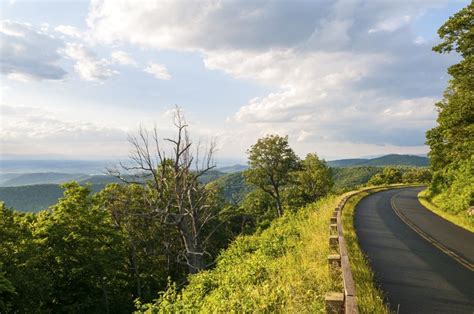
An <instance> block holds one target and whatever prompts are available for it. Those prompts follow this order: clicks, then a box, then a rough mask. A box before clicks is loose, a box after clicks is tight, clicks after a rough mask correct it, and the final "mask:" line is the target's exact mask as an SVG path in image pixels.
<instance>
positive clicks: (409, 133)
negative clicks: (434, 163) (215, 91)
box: [88, 0, 449, 147]
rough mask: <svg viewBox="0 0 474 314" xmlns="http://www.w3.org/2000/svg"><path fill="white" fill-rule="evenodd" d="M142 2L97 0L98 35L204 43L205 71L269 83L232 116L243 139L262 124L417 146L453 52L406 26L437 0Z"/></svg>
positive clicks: (307, 137)
mask: <svg viewBox="0 0 474 314" xmlns="http://www.w3.org/2000/svg"><path fill="white" fill-rule="evenodd" d="M140 4H141V5H136V4H135V2H134V1H127V0H124V1H120V2H119V3H117V2H116V1H112V0H94V1H93V3H92V5H91V10H90V12H89V16H88V25H89V27H90V28H91V32H92V33H93V36H94V37H95V38H96V39H97V40H98V41H100V42H108V43H114V42H119V43H120V42H128V43H131V44H137V45H139V46H141V47H146V48H150V47H151V48H155V49H159V50H161V49H174V50H181V51H182V50H184V51H189V50H194V51H199V52H200V53H201V54H202V56H203V59H204V64H205V66H206V67H207V68H208V69H211V70H220V71H223V72H225V73H227V74H229V75H230V76H232V77H235V78H241V79H247V80H252V81H255V82H257V83H258V84H261V85H264V86H265V87H267V88H271V89H272V91H271V92H270V93H268V95H266V96H263V97H259V98H256V99H252V100H249V102H248V103H247V104H243V106H242V107H241V108H240V109H239V110H238V111H237V112H236V114H235V116H234V117H233V119H231V122H229V123H236V125H235V127H236V128H240V129H245V130H250V131H249V133H248V137H246V138H247V139H255V137H256V136H258V134H261V133H260V132H256V130H266V131H267V132H268V131H274V132H281V133H284V134H290V136H293V137H294V138H295V139H298V140H300V143H301V145H307V147H314V143H319V145H325V147H330V146H331V145H329V144H328V143H335V142H339V143H340V142H347V140H351V141H353V142H355V143H358V144H355V145H392V146H391V147H401V146H403V145H406V146H410V147H424V146H423V142H424V132H425V130H426V129H427V128H429V127H430V126H431V125H433V123H434V117H435V114H434V112H433V110H432V108H433V106H432V105H433V102H434V100H435V99H436V98H437V97H439V96H440V95H441V91H442V89H443V85H444V84H445V82H444V81H442V80H441V81H436V83H433V82H432V84H426V83H425V82H426V81H430V82H431V81H432V80H431V78H432V77H439V76H440V74H441V73H444V72H445V69H446V67H447V65H448V63H449V60H447V59H443V60H440V59H435V56H434V55H433V53H432V52H431V50H430V49H429V45H420V39H419V38H417V37H416V36H415V34H413V33H412V31H411V28H410V27H409V26H410V23H411V22H412V21H413V17H415V16H419V15H420V12H423V11H424V10H426V9H428V8H430V7H432V6H439V5H440V4H441V2H440V1H436V0H435V1H432V2H430V1H423V2H410V3H406V4H405V5H404V6H400V5H399V4H397V3H395V2H390V1H382V2H381V1H372V2H370V1H369V2H365V1H357V0H356V1H336V2H320V1H315V2H304V3H300V2H299V3H297V4H295V3H292V2H284V1H267V2H239V1H206V2H192V3H189V2H163V1H146V2H141V3H140ZM295 16H297V17H298V19H295ZM369 33H370V34H369ZM414 69H417V71H414ZM149 70H150V71H148V72H154V71H152V70H151V67H149ZM162 70H163V69H161V68H160V67H158V71H157V72H158V73H162V72H163V71H162ZM165 73H167V72H165ZM160 75H161V74H160ZM420 106H421V107H420ZM421 108H423V109H421ZM420 111H421V112H423V115H422V116H423V118H420ZM415 113H416V114H415ZM302 130H304V131H302ZM324 143H326V144H324ZM331 147H332V146H331Z"/></svg>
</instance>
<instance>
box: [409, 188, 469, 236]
mask: <svg viewBox="0 0 474 314" xmlns="http://www.w3.org/2000/svg"><path fill="white" fill-rule="evenodd" d="M439 199H440V198H439V197H435V198H431V197H430V193H429V190H423V191H421V192H420V193H419V194H418V200H419V201H420V203H421V204H422V205H423V206H425V207H426V208H428V209H429V210H431V211H432V212H434V213H435V214H437V215H438V216H441V217H443V218H444V219H446V220H449V221H450V222H452V223H453V224H455V225H458V226H460V227H462V228H464V229H466V230H469V231H471V232H474V215H471V216H469V214H468V213H467V212H464V211H458V212H455V211H454V212H453V211H450V210H449V207H446V206H443V205H444V203H443V202H442V201H440V200H439ZM435 202H436V203H435Z"/></svg>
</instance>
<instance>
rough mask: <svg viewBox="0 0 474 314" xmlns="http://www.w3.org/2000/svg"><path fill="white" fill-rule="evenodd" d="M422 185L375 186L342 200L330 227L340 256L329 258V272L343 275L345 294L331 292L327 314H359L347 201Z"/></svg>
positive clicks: (328, 298)
mask: <svg viewBox="0 0 474 314" xmlns="http://www.w3.org/2000/svg"><path fill="white" fill-rule="evenodd" d="M422 185H423V184H421V183H411V184H392V185H385V186H373V187H368V188H364V189H361V190H358V191H355V192H352V193H349V194H347V195H346V196H344V197H343V198H342V200H341V202H340V203H339V204H338V205H337V207H336V208H335V210H334V213H333V216H332V217H331V219H330V225H329V246H330V247H331V248H335V249H337V250H338V251H339V254H332V255H329V256H328V263H329V270H330V272H332V274H334V273H337V274H339V273H340V274H342V281H343V284H344V291H343V292H329V293H327V294H326V296H325V301H326V312H327V313H331V314H332V313H346V314H358V313H359V309H358V307H357V296H356V289H355V283H354V278H353V277H352V271H351V265H350V263H349V254H348V250H347V244H346V240H345V239H344V232H343V229H342V218H341V215H342V213H341V212H342V210H343V208H344V206H345V205H346V202H347V200H349V199H350V198H351V197H353V196H355V195H357V194H359V193H362V192H367V191H376V190H380V189H386V188H403V187H409V186H422Z"/></svg>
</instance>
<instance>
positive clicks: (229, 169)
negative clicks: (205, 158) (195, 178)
mask: <svg viewBox="0 0 474 314" xmlns="http://www.w3.org/2000/svg"><path fill="white" fill-rule="evenodd" d="M248 167H249V166H247V165H233V166H228V167H221V168H216V170H217V171H219V172H223V173H234V172H240V171H244V170H247V169H248Z"/></svg>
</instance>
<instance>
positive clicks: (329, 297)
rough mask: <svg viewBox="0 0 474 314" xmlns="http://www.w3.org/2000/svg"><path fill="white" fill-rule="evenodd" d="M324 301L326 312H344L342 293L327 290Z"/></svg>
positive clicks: (337, 313) (334, 313)
mask: <svg viewBox="0 0 474 314" xmlns="http://www.w3.org/2000/svg"><path fill="white" fill-rule="evenodd" d="M324 300H325V302H326V313H331V314H339V313H344V294H343V293H340V292H329V293H328V294H326V296H325V297H324Z"/></svg>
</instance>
